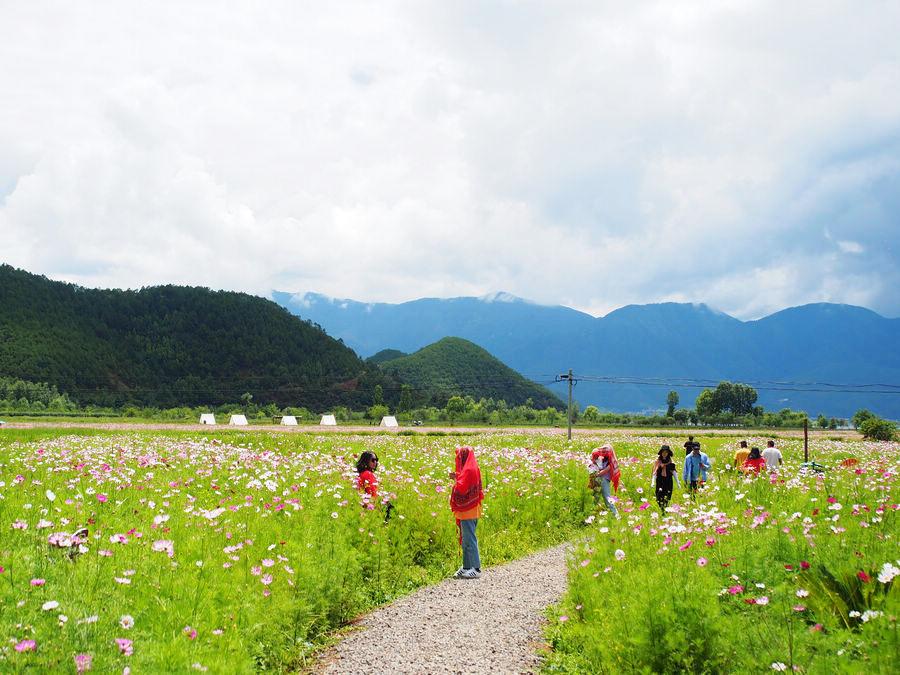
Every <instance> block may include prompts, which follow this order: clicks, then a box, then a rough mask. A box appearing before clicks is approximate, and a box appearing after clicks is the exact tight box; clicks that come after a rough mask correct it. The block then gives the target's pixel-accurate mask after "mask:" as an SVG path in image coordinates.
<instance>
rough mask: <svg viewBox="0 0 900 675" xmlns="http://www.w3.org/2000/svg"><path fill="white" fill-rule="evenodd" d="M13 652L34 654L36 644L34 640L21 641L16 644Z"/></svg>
mask: <svg viewBox="0 0 900 675" xmlns="http://www.w3.org/2000/svg"><path fill="white" fill-rule="evenodd" d="M15 650H16V651H17V652H34V651H37V642H35V641H34V640H22V641H21V642H18V643H16V646H15Z"/></svg>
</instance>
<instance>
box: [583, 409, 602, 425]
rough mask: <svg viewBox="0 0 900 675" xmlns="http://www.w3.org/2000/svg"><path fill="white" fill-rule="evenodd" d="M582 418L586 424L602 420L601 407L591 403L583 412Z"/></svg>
mask: <svg viewBox="0 0 900 675" xmlns="http://www.w3.org/2000/svg"><path fill="white" fill-rule="evenodd" d="M581 420H582V422H585V423H586V424H597V422H599V421H600V409H599V408H598V407H597V406H595V405H589V406H588V407H587V408H585V409H584V412H583V413H581Z"/></svg>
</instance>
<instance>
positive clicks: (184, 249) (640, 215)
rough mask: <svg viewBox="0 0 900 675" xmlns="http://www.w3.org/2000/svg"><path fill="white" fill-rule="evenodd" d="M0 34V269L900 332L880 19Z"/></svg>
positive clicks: (896, 60) (14, 23) (557, 18)
mask: <svg viewBox="0 0 900 675" xmlns="http://www.w3.org/2000/svg"><path fill="white" fill-rule="evenodd" d="M4 15H5V19H6V20H4V21H3V22H0V63H5V64H13V63H14V64H16V67H15V68H13V67H10V66H9V65H7V66H6V67H5V68H2V69H0V86H2V87H3V91H4V93H5V96H4V99H5V100H4V106H3V107H2V108H0V200H2V201H0V232H2V234H3V237H4V248H3V251H4V255H3V261H4V262H9V263H11V264H14V265H17V266H20V267H24V268H26V269H29V270H31V271H34V272H39V273H44V274H47V275H48V276H50V277H52V278H60V279H66V280H70V281H75V282H78V283H82V284H85V285H89V286H119V287H138V286H142V285H149V284H159V283H187V284H196V285H204V286H210V287H214V288H228V289H238V290H246V291H249V292H254V293H258V294H263V295H265V294H267V293H268V292H269V291H270V290H271V289H279V290H286V291H304V290H316V291H320V292H323V293H326V294H328V295H331V296H334V297H340V298H355V299H359V300H363V301H401V300H406V299H410V298H415V297H422V296H456V295H475V296H481V295H484V294H486V293H493V292H496V291H499V290H501V289H503V290H505V291H508V292H510V293H512V294H514V295H516V296H520V297H525V298H531V299H534V300H537V301H541V302H553V303H557V302H559V303H564V304H570V305H572V306H576V307H579V308H584V309H588V310H590V311H594V312H596V313H605V312H606V311H608V310H610V309H613V308H615V307H618V306H621V305H623V304H628V303H644V302H654V301H663V300H679V301H701V302H707V303H709V304H711V305H713V306H717V307H720V308H721V309H723V310H726V311H729V312H732V313H735V314H737V315H738V316H741V317H742V318H748V317H753V316H758V315H760V314H761V313H766V312H768V311H772V310H775V309H779V308H781V307H784V306H787V305H796V304H802V303H805V302H814V301H821V300H831V301H838V302H854V303H860V304H867V305H869V306H872V307H874V308H875V309H877V310H879V311H882V312H884V313H887V314H889V315H897V314H898V313H900V297H898V294H897V293H896V289H897V288H898V287H900V285H898V282H900V276H898V275H900V273H898V272H897V271H896V270H897V269H898V265H897V250H898V246H897V244H898V238H900V228H898V227H897V215H896V214H897V213H898V212H900V197H898V196H897V195H898V194H900V121H898V120H900V44H898V41H897V40H896V36H895V31H894V29H893V26H896V25H898V22H900V7H894V6H891V5H884V4H879V5H867V6H861V5H859V4H858V3H851V2H835V3H830V4H829V5H828V7H826V8H823V7H821V6H819V5H816V6H812V5H803V4H794V5H790V6H785V5H784V4H783V3H774V2H753V3H750V2H739V1H734V2H729V3H725V4H720V5H717V6H716V8H715V9H709V8H707V7H705V6H703V5H697V4H696V3H692V2H656V3H640V4H638V5H635V6H630V5H610V6H604V5H603V4H602V3H601V4H591V3H552V4H551V3H543V2H518V3H504V2H493V3H491V2H460V3H438V2H433V3H426V2H422V3H414V4H411V5H410V4H407V3H377V4H372V3H365V2H356V3H350V4H341V5H339V6H338V5H335V6H331V5H317V6H315V8H314V9H309V8H306V7H303V6H301V5H298V4H296V3H287V2H285V3H266V4H264V5H262V6H256V5H252V4H249V3H246V4H245V3H230V4H225V5H222V4H221V3H212V2H209V3H202V2H197V3H191V4H190V5H183V4H169V3H154V4H152V5H146V4H143V3H110V4H97V5H94V6H93V11H92V12H87V11H84V8H82V7H76V6H71V7H69V6H59V5H58V4H51V3H45V2H34V3H26V4H21V5H18V6H11V7H7V8H6V9H5V10H4ZM823 231H826V232H827V234H826V236H824V237H823V236H822V232H823Z"/></svg>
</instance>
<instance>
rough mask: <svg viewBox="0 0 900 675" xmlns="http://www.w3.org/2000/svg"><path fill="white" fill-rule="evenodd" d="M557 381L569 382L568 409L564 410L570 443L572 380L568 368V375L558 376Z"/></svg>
mask: <svg viewBox="0 0 900 675" xmlns="http://www.w3.org/2000/svg"><path fill="white" fill-rule="evenodd" d="M558 380H559V381H560V382H562V381H563V380H568V381H569V407H568V408H566V419H567V420H568V422H569V433H568V438H569V440H570V441H571V440H572V382H573V378H572V369H571V368H569V372H568V373H566V374H563V375H560V376H559V378H558Z"/></svg>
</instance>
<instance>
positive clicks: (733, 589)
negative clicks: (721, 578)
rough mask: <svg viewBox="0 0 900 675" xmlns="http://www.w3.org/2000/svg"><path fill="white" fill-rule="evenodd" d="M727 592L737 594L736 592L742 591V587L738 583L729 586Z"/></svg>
mask: <svg viewBox="0 0 900 675" xmlns="http://www.w3.org/2000/svg"><path fill="white" fill-rule="evenodd" d="M728 592H729V593H731V594H732V595H737V594H738V593H743V592H744V587H743V586H741V585H740V584H738V585H736V586H729V587H728Z"/></svg>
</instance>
